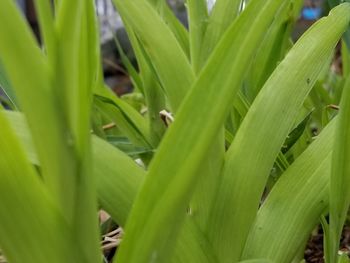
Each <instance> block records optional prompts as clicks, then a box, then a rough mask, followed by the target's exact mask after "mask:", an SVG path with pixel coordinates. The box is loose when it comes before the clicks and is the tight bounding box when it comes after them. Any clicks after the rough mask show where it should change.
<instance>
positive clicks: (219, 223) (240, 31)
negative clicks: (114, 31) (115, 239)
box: [0, 0, 350, 263]
mask: <svg viewBox="0 0 350 263" xmlns="http://www.w3.org/2000/svg"><path fill="white" fill-rule="evenodd" d="M35 3H36V10H37V13H38V16H39V22H40V28H41V35H42V38H43V45H42V46H40V45H38V43H37V42H36V41H35V39H34V37H33V34H32V33H31V31H30V29H29V27H28V25H27V24H26V22H25V21H24V19H23V18H22V17H21V15H20V13H19V11H18V10H17V8H16V6H15V4H14V2H13V1H11V0H3V1H2V2H1V3H0V23H1V24H2V25H4V26H2V27H0V39H1V40H0V59H1V61H2V64H3V67H4V70H3V71H2V72H6V74H3V75H2V76H3V78H4V79H5V78H6V79H7V80H8V81H7V82H3V83H5V84H3V83H2V85H3V87H4V89H5V90H6V91H7V92H6V94H8V95H9V97H10V98H11V100H10V102H11V103H12V104H13V108H14V109H20V110H21V112H19V111H17V112H16V111H5V110H2V111H0V124H1V127H2V129H1V137H0V147H1V150H2V153H3V154H2V157H1V158H0V197H1V202H0V212H1V214H2V215H3V216H2V217H1V218H0V247H1V248H2V250H3V251H4V254H5V255H6V256H7V258H8V260H9V262H36V263H40V262H47V261H48V260H50V262H100V261H101V254H100V251H99V235H98V222H97V217H96V211H97V205H99V206H101V207H102V208H103V209H104V210H106V211H107V212H108V213H109V214H110V215H111V216H112V218H113V220H114V221H115V222H116V223H117V224H118V225H119V226H122V227H123V228H124V227H125V237H123V241H122V244H121V246H120V248H119V249H118V252H117V254H116V256H115V258H114V262H145V263H146V262H169V261H170V262H208V263H212V262H240V261H245V262H286V263H287V262H292V261H293V260H301V258H300V256H299V255H300V252H301V251H302V250H303V248H304V246H305V243H306V241H307V239H308V236H309V234H310V233H311V231H312V229H313V228H314V226H315V225H316V224H317V223H318V222H319V219H320V218H321V217H322V215H325V214H326V213H327V212H328V211H330V225H329V227H328V223H327V222H325V221H324V220H323V222H324V225H325V229H329V236H328V244H329V245H328V246H327V251H326V252H327V253H326V259H327V260H328V261H329V262H336V260H338V259H337V245H338V243H337V242H338V240H339V235H340V232H339V231H340V229H341V227H342V225H343V223H344V221H345V216H346V210H347V207H348V205H349V203H350V200H349V198H348V190H347V189H348V184H349V183H348V178H349V172H348V168H347V166H348V163H347V161H346V160H347V158H348V152H347V151H348V149H349V147H350V146H348V143H347V137H348V133H349V132H348V131H349V127H348V123H347V119H348V118H347V114H348V112H349V109H347V108H348V107H347V101H348V100H349V96H350V94H349V92H348V90H349V87H348V86H349V85H348V84H349V81H346V82H345V84H344V83H343V85H341V84H339V87H340V88H342V89H344V93H343V95H342V96H340V95H337V96H334V98H335V99H334V100H335V101H336V100H338V101H339V98H340V97H342V99H341V100H342V103H341V105H340V114H339V115H340V116H339V117H337V118H333V117H334V116H333V115H335V114H333V115H326V116H327V117H328V118H327V119H326V120H327V121H325V122H322V120H323V119H322V117H321V121H319V120H320V118H319V116H320V115H316V113H314V112H317V110H319V109H320V108H321V111H322V107H324V102H323V101H322V100H320V97H321V98H327V96H328V95H329V94H328V93H327V91H326V90H325V89H324V86H323V85H324V84H325V83H327V82H326V81H322V80H323V79H325V76H326V75H327V72H328V66H329V63H330V60H331V58H332V55H333V50H334V48H335V46H336V44H337V42H338V41H339V40H340V39H341V37H342V34H343V33H344V32H345V31H346V29H347V27H348V24H349V21H350V4H347V3H344V4H341V5H338V6H336V7H335V8H334V9H332V11H331V12H330V14H329V15H328V16H327V17H325V18H322V19H321V20H319V21H318V22H317V23H315V24H314V26H312V27H311V28H310V29H309V30H308V31H307V32H306V33H305V34H304V35H303V36H302V37H301V38H300V39H299V40H298V41H297V42H296V43H295V44H293V45H292V44H291V42H290V33H291V30H292V28H293V27H292V26H293V23H294V21H295V19H296V17H297V14H298V12H299V9H300V7H301V5H302V1H300V0H266V1H260V0H251V1H249V3H248V4H247V6H246V7H245V8H244V9H243V8H242V1H238V0H217V2H216V4H215V6H214V8H213V10H212V11H211V12H210V13H209V12H208V11H207V6H206V2H205V1H203V0H188V1H187V11H188V17H189V30H187V29H186V28H184V27H183V25H182V24H181V23H180V22H179V21H178V20H177V19H176V17H175V16H174V14H173V13H172V12H171V10H170V9H169V7H168V6H167V4H166V3H165V2H164V1H161V0H159V1H158V0H133V1H121V0H114V3H115V5H116V7H117V9H118V12H119V13H120V15H121V17H122V18H123V21H124V24H125V28H126V30H127V32H128V35H129V38H130V41H131V43H132V46H133V49H134V51H135V55H136V58H137V62H138V67H139V72H137V71H136V70H135V69H134V68H133V66H132V65H131V63H129V62H128V60H127V57H126V56H124V57H123V60H124V63H125V64H126V68H127V69H128V71H129V73H130V76H131V78H132V82H133V84H134V87H135V90H136V91H137V96H138V97H137V98H138V101H142V103H144V104H145V106H146V107H147V108H146V109H144V108H143V107H144V105H143V106H142V107H141V108H142V109H141V111H142V112H140V111H139V109H140V108H139V107H134V106H135V105H134V104H133V102H134V101H133V99H132V96H131V97H130V96H129V98H128V101H127V100H124V99H122V98H118V97H116V96H115V95H114V94H113V93H112V92H111V91H110V90H108V89H107V88H106V87H105V85H104V83H103V79H102V73H101V66H100V54H99V45H98V34H97V24H96V18H95V10H94V1H92V0H89V1H82V0H77V1H73V2H72V1H68V0H60V1H55V4H54V9H52V8H51V6H50V4H49V3H50V2H49V1H46V0H37V1H35ZM343 54H344V55H343V57H344V58H347V59H348V56H347V49H344V52H343ZM345 54H346V55H345ZM325 72H326V73H325ZM344 79H347V75H345V74H344ZM6 83H7V84H6ZM317 87H318V88H317ZM9 91H10V92H9ZM11 92H12V93H11ZM337 92H338V91H337ZM338 93H341V92H338ZM338 93H337V94H338ZM11 94H15V96H13V97H12V95H11ZM140 96H141V98H140ZM322 96H323V97H322ZM130 100H131V101H132V103H131V104H129V103H130ZM317 103H318V104H317ZM313 109H315V110H314V111H313ZM160 112H162V113H161V114H162V116H159V113H160ZM321 115H322V114H321ZM164 117H165V118H164ZM331 119H332V120H331ZM164 120H165V122H164ZM310 121H311V122H313V123H315V125H318V126H317V127H318V132H320V131H321V130H322V129H323V131H322V132H321V133H320V134H319V136H318V137H317V139H315V140H313V139H314V138H311V136H312V135H311V133H310V131H309V130H308V129H307V127H308V123H309V122H310ZM26 122H28V125H27V123H26ZM111 123H112V124H111ZM106 124H107V126H106ZM106 127H108V128H106ZM91 129H92V131H93V134H91ZM311 140H312V141H313V142H312V143H311ZM115 146H117V147H115ZM122 146H124V148H123V147H122ZM118 147H119V149H118ZM123 151H124V152H123ZM130 156H131V157H132V158H134V159H136V158H138V159H139V160H138V162H139V163H140V162H142V164H143V166H142V167H141V166H139V165H138V164H136V162H135V161H134V160H133V159H132V158H131V157H130ZM266 190H268V191H266ZM96 200H98V203H96ZM28 226H30V227H28ZM341 260H344V259H343V258H342V259H341Z"/></svg>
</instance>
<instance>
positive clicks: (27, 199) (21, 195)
mask: <svg viewBox="0 0 350 263" xmlns="http://www.w3.org/2000/svg"><path fill="white" fill-rule="evenodd" d="M0 125H1V136H0V148H1V150H2V151H3V152H4V153H6V154H4V155H2V157H1V158H0V192H1V202H0V213H1V218H0V247H1V249H2V250H3V252H4V254H5V255H6V257H7V259H8V260H9V262H13V263H20V262H28V263H34V262H35V263H44V262H47V259H48V258H50V262H55V263H60V262H71V263H73V262H85V261H84V260H82V261H80V260H78V259H77V258H75V256H76V255H78V253H79V252H78V251H77V250H79V249H78V248H76V247H74V243H73V236H71V232H70V230H71V229H70V228H69V227H68V224H67V222H66V221H65V219H64V217H63V215H62V214H61V213H60V210H59V209H58V207H57V204H56V203H55V202H54V200H52V198H51V196H50V193H49V192H48V191H47V189H46V188H45V186H44V185H43V183H42V181H41V180H40V177H39V175H38V174H37V173H36V171H35V169H34V168H33V166H32V165H31V164H30V163H29V162H28V161H27V158H26V156H25V154H24V151H23V149H22V148H21V146H20V145H19V143H18V141H17V138H16V136H15V135H14V133H13V131H12V129H11V128H10V126H9V123H8V121H7V120H6V118H5V116H4V114H3V112H2V111H0ZM39 244H40V245H39ZM76 253H77V254H76Z"/></svg>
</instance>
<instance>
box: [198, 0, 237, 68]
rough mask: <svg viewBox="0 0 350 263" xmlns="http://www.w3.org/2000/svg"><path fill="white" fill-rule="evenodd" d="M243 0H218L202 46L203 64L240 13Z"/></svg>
mask: <svg viewBox="0 0 350 263" xmlns="http://www.w3.org/2000/svg"><path fill="white" fill-rule="evenodd" d="M240 6H241V0H217V1H216V2H215V5H214V7H213V10H212V12H211V14H210V16H209V19H208V22H207V23H208V25H207V27H206V31H205V36H204V38H203V44H202V48H201V55H200V58H201V65H200V66H203V65H204V64H205V62H206V61H207V59H208V57H209V55H210V54H211V52H212V51H213V50H214V48H215V46H216V44H217V43H218V42H219V40H220V39H221V38H222V36H223V35H224V33H225V31H226V30H227V29H228V27H229V26H230V25H231V24H232V23H233V22H234V21H235V18H236V17H237V15H238V13H239V11H240V10H239V9H240Z"/></svg>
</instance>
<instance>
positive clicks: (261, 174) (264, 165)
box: [209, 2, 350, 262]
mask: <svg viewBox="0 0 350 263" xmlns="http://www.w3.org/2000/svg"><path fill="white" fill-rule="evenodd" d="M252 3H254V2H252ZM248 7H249V6H248ZM248 7H247V8H248ZM349 14H350V5H349V4H343V5H340V6H338V7H337V8H335V9H334V10H333V11H332V12H331V13H330V15H329V16H328V17H327V18H323V19H321V20H319V21H318V22H317V23H316V24H314V26H313V27H312V28H310V29H309V30H308V32H307V33H306V34H304V36H303V37H302V38H300V40H299V41H298V42H297V43H296V44H295V46H294V47H293V48H292V49H291V51H290V52H289V53H288V55H287V56H286V57H285V59H284V60H283V61H282V62H281V63H280V64H279V66H278V67H277V68H276V70H275V71H274V73H273V74H272V75H271V77H270V78H269V80H268V81H267V82H266V83H265V85H264V87H263V88H262V90H261V92H260V93H259V94H258V96H257V98H256V99H255V101H254V103H253V104H252V106H251V107H250V109H249V112H248V113H247V115H246V117H245V119H244V120H243V123H242V124H241V126H240V128H239V130H238V132H237V134H236V136H235V139H234V141H233V143H232V144H231V146H230V148H229V150H228V152H227V156H226V163H225V167H224V171H223V179H222V183H221V186H220V188H219V190H218V196H217V199H216V201H215V203H214V205H213V211H212V213H211V214H212V218H211V220H210V221H209V226H210V232H209V239H210V240H212V241H213V245H214V248H215V249H216V253H217V255H220V259H221V260H222V261H223V262H227V261H228V260H230V261H232V260H236V259H238V258H239V255H240V254H241V249H242V248H243V246H244V243H245V240H246V238H247V235H248V231H249V228H250V226H251V224H252V223H253V221H254V218H255V216H256V213H257V209H258V206H259V202H260V199H261V196H262V194H263V191H264V187H265V184H266V181H267V179H268V176H269V174H270V171H271V168H272V166H273V163H274V161H275V159H276V157H277V155H278V152H279V151H280V149H281V146H282V145H283V142H284V140H285V138H286V137H287V135H288V133H289V131H290V129H291V128H292V125H293V123H294V121H295V119H296V117H297V115H298V110H299V109H300V108H301V107H302V105H303V102H304V100H305V99H306V97H307V95H308V93H309V92H310V90H311V88H312V86H313V84H314V83H315V81H316V80H317V78H318V75H319V74H320V73H321V71H322V69H323V67H324V63H326V62H327V61H328V58H329V56H330V54H331V53H332V50H333V48H334V47H335V45H336V44H337V42H338V40H339V39H340V37H341V35H342V33H343V32H344V30H345V29H346V27H347V26H348V23H349V20H350V15H349ZM242 15H243V14H242ZM316 40H317V41H316ZM276 87H280V88H278V89H276ZM257 133H258V134H259V136H257ZM233 244H234V245H233Z"/></svg>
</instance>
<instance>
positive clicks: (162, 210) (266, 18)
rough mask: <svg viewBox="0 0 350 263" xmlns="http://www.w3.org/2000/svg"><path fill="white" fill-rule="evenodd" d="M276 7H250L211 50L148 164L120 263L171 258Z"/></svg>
mask: <svg viewBox="0 0 350 263" xmlns="http://www.w3.org/2000/svg"><path fill="white" fill-rule="evenodd" d="M137 2H139V1H137ZM279 6H280V2H278V1H275V0H273V1H272V0H271V1H263V2H261V1H256V2H252V4H251V5H249V6H248V7H249V8H248V7H247V9H246V10H245V12H243V13H242V15H241V16H240V19H238V20H237V23H235V24H234V25H232V27H230V29H229V31H228V32H227V34H225V38H224V39H223V40H222V41H221V42H220V44H219V45H218V47H217V48H216V49H215V52H214V53H213V55H212V57H211V58H210V59H209V61H208V63H207V65H206V67H205V68H204V69H203V71H202V72H201V74H200V76H199V78H198V80H197V81H196V83H195V84H194V85H193V87H192V88H191V90H190V93H189V94H188V96H186V99H185V101H184V102H183V104H182V105H181V108H180V109H179V111H178V113H177V115H176V117H175V122H174V123H173V124H172V125H171V126H170V128H169V130H168V132H167V133H166V135H165V137H164V139H163V140H162V143H161V145H160V146H159V148H158V150H157V153H156V155H155V156H154V158H153V160H152V163H151V164H150V167H149V173H148V175H147V177H146V180H145V183H144V184H143V187H142V189H141V191H140V193H139V195H138V197H137V199H136V200H135V204H134V206H133V210H132V212H131V215H130V218H129V220H128V224H127V226H126V235H125V239H124V240H123V244H122V246H121V248H120V250H119V252H118V255H117V260H120V262H149V260H153V261H154V262H158V261H162V260H164V257H166V258H168V257H169V256H170V253H171V251H172V245H173V243H174V241H175V240H176V236H177V233H178V229H179V227H180V226H181V223H182V222H183V219H184V216H185V214H184V213H185V211H186V206H187V204H188V201H189V199H190V197H191V193H192V192H193V189H194V186H195V182H196V181H197V180H198V179H199V178H200V177H199V176H200V174H198V173H197V171H198V168H199V166H200V165H201V161H202V160H203V158H204V157H205V155H206V152H207V151H208V150H209V148H210V145H211V143H212V141H211V140H212V139H213V138H214V137H215V136H216V134H217V132H218V131H219V130H220V128H221V127H222V126H223V123H224V120H225V118H226V115H227V114H228V112H229V109H230V105H231V102H232V98H233V96H234V94H235V93H236V92H237V90H238V88H239V86H240V83H241V81H242V78H243V73H244V71H245V69H246V67H247V66H248V65H249V61H250V59H251V58H252V56H253V54H254V53H255V50H256V47H257V46H258V44H259V43H260V41H261V40H262V38H263V36H264V32H265V31H266V29H267V28H268V26H269V25H270V23H271V21H272V19H273V15H272V14H274V12H275V11H276V10H277V9H278V8H279ZM252 16H254V17H255V18H256V19H255V20H254V21H253V22H252V20H251V17H252ZM148 19H149V18H148ZM257 32H258V33H257ZM237 54H240V56H237ZM165 65H166V64H164V67H165ZM218 87H220V89H218ZM180 141H181V144H180V143H174V142H180ZM181 211H183V212H181ZM164 240H167V242H164ZM135 250H137V251H138V253H134V251H135Z"/></svg>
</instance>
